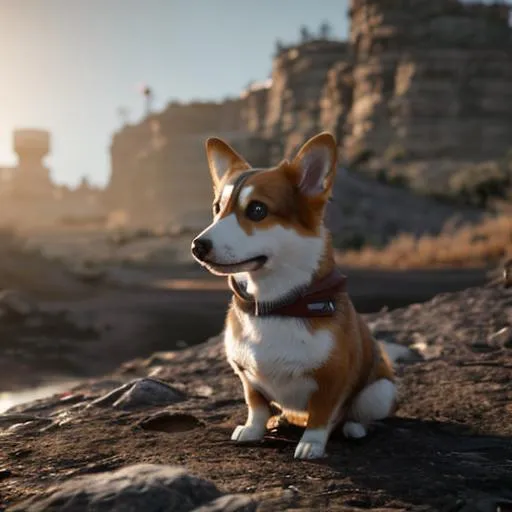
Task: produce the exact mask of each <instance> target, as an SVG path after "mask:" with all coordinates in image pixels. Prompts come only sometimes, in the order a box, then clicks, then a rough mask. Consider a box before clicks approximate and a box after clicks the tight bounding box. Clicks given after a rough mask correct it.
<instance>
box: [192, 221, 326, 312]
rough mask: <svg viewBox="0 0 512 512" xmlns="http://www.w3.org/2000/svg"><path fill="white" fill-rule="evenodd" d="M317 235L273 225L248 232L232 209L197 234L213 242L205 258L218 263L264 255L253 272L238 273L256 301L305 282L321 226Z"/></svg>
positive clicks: (317, 253) (318, 252)
mask: <svg viewBox="0 0 512 512" xmlns="http://www.w3.org/2000/svg"><path fill="white" fill-rule="evenodd" d="M321 231H322V232H321V234H320V236H312V237H305V236H301V235H299V234H298V233H297V232H296V231H295V230H294V229H291V228H290V229H287V228H284V227H283V226H280V225H276V226H274V227H272V228H270V229H261V230H258V228H257V226H255V228H254V231H253V233H252V234H251V235H248V234H247V233H246V232H245V231H244V230H243V229H242V228H241V227H240V225H239V224H238V220H237V217H236V215H235V214H234V213H232V214H230V215H227V216H226V217H223V218H221V219H218V220H217V221H215V222H213V224H211V225H210V226H208V228H206V229H205V230H204V231H203V232H202V233H200V235H198V238H199V237H204V238H208V239H210V240H211V242H212V244H213V248H212V250H211V252H210V254H209V258H210V259H211V261H212V262H213V263H217V264H220V265H229V264H236V263H239V262H241V261H244V260H247V259H250V258H254V257H255V256H261V255H265V256H267V257H268V262H267V263H266V264H265V266H264V267H263V268H262V269H260V270H258V271H257V272H252V273H250V274H240V275H238V276H237V279H245V280H246V281H247V291H248V292H249V293H251V294H254V295H255V296H257V297H258V301H260V302H267V301H273V300H276V299H278V298H280V297H282V296H284V295H286V294H287V293H288V292H290V291H291V290H293V289H294V288H297V287H299V286H303V285H306V284H308V283H309V281H310V280H311V278H312V276H313V273H314V272H315V270H316V269H317V268H318V265H319V262H320V258H321V257H322V254H323V251H324V246H325V242H324V230H323V229H322V230H321Z"/></svg>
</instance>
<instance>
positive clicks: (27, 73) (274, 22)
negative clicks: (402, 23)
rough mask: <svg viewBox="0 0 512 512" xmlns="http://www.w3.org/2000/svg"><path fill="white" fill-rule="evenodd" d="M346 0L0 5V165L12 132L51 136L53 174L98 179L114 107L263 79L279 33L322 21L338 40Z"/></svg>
mask: <svg viewBox="0 0 512 512" xmlns="http://www.w3.org/2000/svg"><path fill="white" fill-rule="evenodd" d="M347 4H348V0H310V1H307V0H0V43H1V44H0V66H1V67H0V167H1V166H2V165H12V164H14V163H15V162H16V159H15V155H14V154H13V153H12V152H11V145H12V139H11V132H12V130H13V129H15V128H17V127H20V128H22V127H34V128H44V129H48V130H50V131H51V132H52V137H53V140H52V146H53V147H52V154H51V156H50V157H49V158H47V159H46V162H47V164H48V165H49V166H50V167H51V169H52V177H53V178H54V179H55V181H57V182H59V183H68V184H71V185H75V184H76V183H78V181H79V180H80V178H81V177H82V176H87V177H88V178H89V179H90V180H91V181H92V182H94V183H97V184H102V185H103V184H105V183H106V181H107V180H108V176H109V172H110V162H109V154H108V151H109V149H108V147H109V144H110V137H111V135H112V133H113V132H114V131H115V130H116V129H117V128H118V127H119V125H120V120H119V115H118V108H119V107H120V106H123V107H127V108H128V109H129V111H130V120H131V121H134V120H137V119H139V118H140V116H141V115H142V112H143V101H142V97H141V95H140V93H139V91H138V86H139V85H140V84H142V83H148V84H149V85H150V86H152V87H153V88H154V91H155V107H156V108H158V109H160V108H162V107H163V106H165V105H166V104H167V102H168V101H169V100H170V99H172V98H177V99H180V100H190V99H219V98H222V97H224V96H227V95H236V94H238V93H239V92H240V91H241V89H242V88H243V87H244V86H245V85H246V84H247V83H248V82H249V81H250V80H262V79H265V78H266V77H267V76H268V75H269V73H270V70H271V56H272V53H273V51H274V44H275V40H276V39H277V38H280V39H282V40H283V41H284V42H294V41H297V40H298V38H299V28H300V26H301V25H302V24H305V25H307V26H308V27H309V28H310V29H312V30H317V29H318V26H319V25H320V23H321V22H322V21H324V20H327V21H329V23H331V25H332V26H333V32H334V34H335V35H336V36H339V37H341V38H344V37H346V36H347V31H348V27H347V23H348V20H347Z"/></svg>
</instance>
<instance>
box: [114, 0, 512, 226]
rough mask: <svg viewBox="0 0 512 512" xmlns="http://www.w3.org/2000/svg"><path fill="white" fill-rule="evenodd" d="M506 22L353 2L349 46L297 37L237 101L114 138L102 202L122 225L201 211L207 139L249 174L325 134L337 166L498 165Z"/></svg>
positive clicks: (504, 115)
mask: <svg viewBox="0 0 512 512" xmlns="http://www.w3.org/2000/svg"><path fill="white" fill-rule="evenodd" d="M508 15H509V7H508V6H507V5H505V4H493V5H479V4H463V3H461V2H459V1H457V0H432V1H429V2H425V1H420V0H386V1H382V0H352V1H351V4H350V10H349V16H350V21H351V29H350V39H349V41H348V42H341V41H332V40H329V39H328V38H327V37H322V38H317V39H314V38H313V39H311V37H310V36H304V34H303V37H304V40H303V42H302V43H300V44H298V45H294V46H291V47H283V46H281V45H280V46H279V48H278V49H277V51H276V55H275V57H274V60H273V67H272V75H271V79H270V80H267V81H266V82H262V83H260V84H253V85H252V86H250V87H248V88H247V89H246V90H245V91H244V92H242V94H241V96H240V98H238V99H236V100H229V101H225V102H223V103H213V102H209V103H194V104H189V105H179V104H171V105H169V107H168V108H167V109H166V110H165V111H164V112H162V113H160V114H157V115H153V116H151V117H150V118H149V119H146V120H144V122H142V123H141V124H139V125H137V126H128V127H125V128H124V129H123V130H122V131H121V132H120V133H118V134H116V135H115V137H114V140H113V144H112V179H111V183H110V187H109V197H110V200H111V201H110V204H111V206H112V207H114V206H116V207H123V208H126V209H128V210H129V211H131V212H137V213H136V215H132V217H135V216H137V215H143V214H142V212H143V211H146V212H148V211H149V210H148V208H149V206H150V205H153V206H152V211H153V212H156V211H161V214H162V216H163V218H165V217H169V215H171V214H179V215H178V216H181V217H183V216H187V215H191V212H193V211H198V210H202V211H205V212H208V211H209V199H208V201H206V199H207V198H209V197H210V182H209V180H210V178H209V176H208V171H207V168H206V158H205V155H204V146H203V144H204V140H205V139H206V138H207V137H208V136H211V135H215V136H218V137H223V138H225V139H226V140H227V141H228V142H232V143H233V145H234V146H235V148H236V149H238V150H239V151H240V152H242V153H243V154H244V156H246V157H247V159H248V160H249V161H250V163H251V164H253V165H254V166H264V165H269V164H272V163H276V162H278V161H279V160H281V159H282V158H283V157H290V156H291V154H292V153H293V152H294V151H295V150H296V149H297V147H299V146H300V145H301V144H302V143H303V142H304V141H305V140H306V139H307V138H308V137H310V136H312V135H314V134H315V133H317V132H319V131H321V130H329V131H331V132H332V133H333V134H334V135H335V136H336V138H337V140H338V142H339V145H340V156H341V157H342V161H343V159H344V158H348V159H350V158H353V157H357V156H358V155H361V154H373V155H375V156H385V157H391V158H398V157H400V159H401V160H402V161H403V160H411V161H418V160H421V161H425V160H433V159H439V158H449V159H454V160H466V161H467V160H482V159H489V158H490V159H496V158H501V157H502V156H503V155H505V153H507V151H508V150H509V149H510V147H511V142H510V141H512V123H510V122H509V120H510V116H511V115H512V35H511V34H512V30H511V28H510V27H509V23H508ZM324 36H325V33H324ZM187 195H188V197H189V199H188V200H187V201H185V200H184V197H185V196H187Z"/></svg>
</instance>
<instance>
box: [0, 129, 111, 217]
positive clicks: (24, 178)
mask: <svg viewBox="0 0 512 512" xmlns="http://www.w3.org/2000/svg"><path fill="white" fill-rule="evenodd" d="M13 149H14V152H15V153H16V154H17V155H18V163H17V165H15V166H13V167H4V168H0V172H1V176H0V178H1V179H0V225H2V226H4V225H9V226H16V227H35V226H48V225H55V224H59V223H62V222H65V221H66V219H73V220H80V219H91V218H101V217H105V211H104V209H103V203H102V196H101V191H100V190H99V189H96V188H94V187H91V186H89V184H88V183H87V182H86V181H83V182H82V184H81V186H80V187H78V188H77V189H76V190H71V189H69V188H68V187H59V186H57V185H55V184H54V183H53V182H52V180H51V177H50V170H49V169H48V167H46V165H45V163H44V158H45V157H46V156H47V155H48V154H49V152H50V150H51V136H50V133H49V132H47V131H45V130H37V129H23V130H16V131H15V132H14V133H13Z"/></svg>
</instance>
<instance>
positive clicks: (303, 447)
mask: <svg viewBox="0 0 512 512" xmlns="http://www.w3.org/2000/svg"><path fill="white" fill-rule="evenodd" d="M294 457H295V458H296V459H322V458H323V457H325V445H324V444H323V443H315V442H314V441H313V442H308V441H299V444H298V445H297V448H295V455H294Z"/></svg>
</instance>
